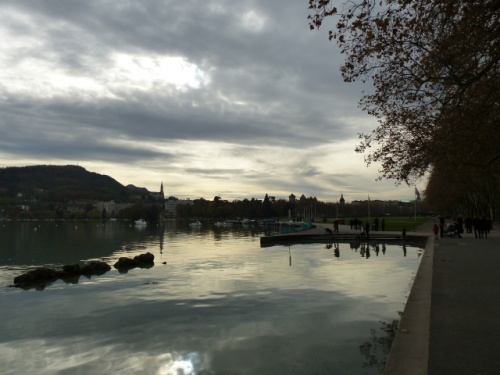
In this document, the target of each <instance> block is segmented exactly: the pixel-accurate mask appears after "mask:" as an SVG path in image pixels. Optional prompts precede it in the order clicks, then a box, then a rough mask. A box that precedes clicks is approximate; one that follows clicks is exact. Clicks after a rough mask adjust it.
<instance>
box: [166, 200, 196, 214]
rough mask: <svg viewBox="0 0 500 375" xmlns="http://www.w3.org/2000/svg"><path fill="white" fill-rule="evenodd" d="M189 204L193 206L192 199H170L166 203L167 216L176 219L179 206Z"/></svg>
mask: <svg viewBox="0 0 500 375" xmlns="http://www.w3.org/2000/svg"><path fill="white" fill-rule="evenodd" d="M182 204H187V205H190V206H192V205H193V204H194V201H192V200H190V199H169V200H167V201H166V202H165V215H166V216H169V217H175V216H176V214H177V206H179V205H182Z"/></svg>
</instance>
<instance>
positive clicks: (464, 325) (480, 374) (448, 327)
mask: <svg viewBox="0 0 500 375" xmlns="http://www.w3.org/2000/svg"><path fill="white" fill-rule="evenodd" d="M431 226H432V222H429V223H426V224H425V225H424V226H422V227H420V228H419V229H418V232H420V233H422V235H426V236H429V239H428V241H427V245H426V249H425V253H424V257H423V259H422V261H421V264H420V267H419V270H418V272H417V275H416V278H415V281H414V284H413V287H412V290H411V293H410V296H409V298H408V301H407V304H406V307H405V311H404V315H403V317H402V319H401V322H400V328H399V330H398V333H397V335H396V339H395V340H394V343H393V347H392V349H391V353H390V356H389V359H388V362H387V365H386V368H385V371H384V374H385V375H393V374H394V375H413V374H415V375H417V374H418V375H420V374H429V375H446V374H453V375H461V374H463V375H486V374H491V375H494V374H495V375H497V374H500V231H499V229H498V225H497V226H495V227H494V228H493V231H492V232H490V234H489V235H488V238H487V239H484V238H481V239H476V238H475V237H474V234H464V235H463V238H461V239H460V238H440V239H438V240H434V238H433V235H432V232H431Z"/></svg>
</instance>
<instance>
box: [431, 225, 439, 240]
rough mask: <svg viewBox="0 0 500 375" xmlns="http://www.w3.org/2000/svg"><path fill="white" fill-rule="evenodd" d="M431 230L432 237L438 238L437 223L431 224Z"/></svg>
mask: <svg viewBox="0 0 500 375" xmlns="http://www.w3.org/2000/svg"><path fill="white" fill-rule="evenodd" d="M432 232H433V233H434V239H436V240H437V239H438V238H439V236H438V234H439V225H437V223H434V225H433V226H432Z"/></svg>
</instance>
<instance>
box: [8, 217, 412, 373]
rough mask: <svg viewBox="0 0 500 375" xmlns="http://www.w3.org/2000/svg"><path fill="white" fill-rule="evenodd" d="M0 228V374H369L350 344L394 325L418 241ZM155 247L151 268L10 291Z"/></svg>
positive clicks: (112, 227) (186, 230)
mask: <svg viewBox="0 0 500 375" xmlns="http://www.w3.org/2000/svg"><path fill="white" fill-rule="evenodd" d="M3 225H4V224H3V223H1V225H0V272H1V274H0V305H1V306H2V308H1V309H0V319H1V321H2V322H8V324H2V325H1V326H0V373H2V374H22V373H31V372H36V373H38V374H115V373H120V374H137V373H143V374H172V375H173V374H175V375H179V374H181V375H182V374H198V375H203V374H204V375H207V374H252V375H253V374H264V375H265V374H273V375H276V374H301V375H307V374H333V373H339V374H377V373H379V368H380V363H383V360H384V358H383V356H384V355H385V354H384V353H381V354H380V355H378V354H376V355H374V354H373V352H369V355H370V356H371V357H370V361H373V363H376V364H377V365H376V366H372V367H366V366H365V365H366V363H367V358H368V357H367V356H366V355H367V352H366V350H365V353H364V354H363V353H362V351H360V346H362V345H363V343H366V342H367V341H370V340H374V338H373V330H374V329H378V328H379V325H380V323H379V322H380V321H392V320H394V319H397V311H398V310H402V306H403V303H404V301H405V300H406V295H407V293H408V291H409V285H411V281H412V277H413V275H414V273H415V272H416V269H417V267H418V263H419V254H417V252H421V249H418V248H416V247H411V246H407V247H406V250H405V251H406V253H405V252H404V251H403V248H402V247H401V246H397V245H388V244H387V245H384V244H379V245H366V244H360V245H359V246H357V245H356V244H345V243H332V244H331V245H330V244H326V245H325V244H301V245H292V246H274V247H268V248H261V247H260V243H259V237H258V236H259V233H260V232H259V229H258V228H255V227H250V228H245V227H240V228H231V227H229V228H227V227H210V226H208V225H207V226H203V227H201V228H190V227H188V226H187V225H183V224H182V223H180V224H179V223H175V222H166V223H164V224H163V225H161V226H155V227H150V226H147V227H145V228H141V229H137V228H135V227H134V226H129V225H128V224H127V223H122V222H114V223H105V224H104V225H102V224H97V223H90V222H89V223H81V222H79V223H73V222H72V223H63V224H59V225H58V226H56V224H55V223H46V222H43V223H5V225H6V226H5V227H4V226H3ZM147 251H149V252H151V253H153V254H154V255H155V257H156V258H155V266H154V267H152V268H150V269H133V270H131V271H129V272H128V273H127V274H120V273H119V272H118V271H116V270H114V269H113V270H111V271H109V272H108V273H106V274H104V275H102V276H97V277H92V278H90V279H87V278H84V277H81V278H80V279H79V280H78V283H76V284H65V283H64V282H63V281H56V282H54V283H53V284H51V285H49V286H47V288H46V289H45V290H44V291H42V292H40V291H36V290H29V291H25V290H22V289H19V288H8V287H7V285H9V284H11V283H12V280H13V277H14V276H17V275H18V274H20V273H22V272H24V271H25V270H27V269H29V268H32V267H35V266H39V265H43V264H49V265H62V264H72V263H75V262H78V261H80V260H89V259H104V260H105V261H106V262H108V264H113V263H114V262H115V261H116V260H117V259H118V258H119V257H121V256H128V257H133V256H135V255H138V254H141V253H145V252H147Z"/></svg>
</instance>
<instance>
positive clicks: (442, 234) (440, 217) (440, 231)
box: [439, 215, 444, 238]
mask: <svg viewBox="0 0 500 375" xmlns="http://www.w3.org/2000/svg"><path fill="white" fill-rule="evenodd" d="M439 234H440V236H441V238H443V237H444V216H443V215H441V216H439Z"/></svg>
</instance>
